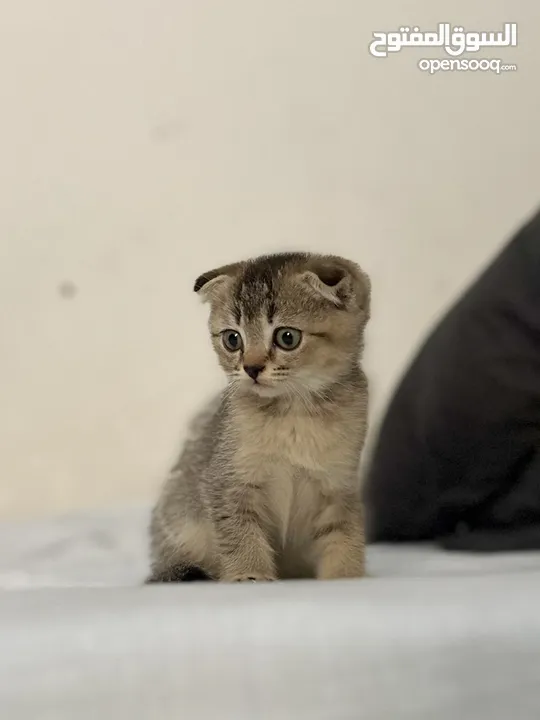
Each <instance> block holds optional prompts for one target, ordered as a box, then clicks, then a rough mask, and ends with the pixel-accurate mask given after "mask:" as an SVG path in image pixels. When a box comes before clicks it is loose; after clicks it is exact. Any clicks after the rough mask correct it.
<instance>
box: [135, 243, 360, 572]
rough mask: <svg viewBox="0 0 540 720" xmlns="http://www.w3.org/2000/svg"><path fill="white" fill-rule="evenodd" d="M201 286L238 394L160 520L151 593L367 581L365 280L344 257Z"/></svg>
mask: <svg viewBox="0 0 540 720" xmlns="http://www.w3.org/2000/svg"><path fill="white" fill-rule="evenodd" d="M194 289H195V291H196V292H197V293H198V294H199V295H200V296H201V297H202V298H203V299H204V300H205V301H208V302H209V303H210V320H209V327H210V334H211V336H212V342H213V345H214V350H215V352H216V354H217V356H218V360H219V363H220V365H221V367H222V368H223V370H224V371H225V373H226V374H227V377H228V380H229V384H228V387H227V389H226V390H225V391H224V392H223V393H222V395H221V397H219V398H218V399H217V400H216V401H214V402H213V403H212V404H211V405H210V406H209V407H207V408H206V410H205V411H204V412H203V413H202V414H201V415H200V416H199V417H198V418H196V420H195V422H194V423H193V425H192V428H191V433H190V435H189V437H188V439H187V441H186V443H185V446H184V449H183V452H182V454H181V456H180V458H179V460H178V463H177V464H176V466H175V467H174V468H173V469H172V471H171V473H170V476H169V478H168V480H167V481H166V483H165V485H164V488H163V491H162V493H161V497H160V498H159V501H158V503H157V505H156V507H155V509H154V511H153V514H152V520H151V527H150V535H151V561H152V573H151V576H150V578H149V579H148V581H147V582H173V581H188V580H203V579H215V580H221V581H225V582H234V581H243V580H252V581H256V580H276V579H278V578H301V577H316V578H320V579H331V578H347V577H361V576H362V575H364V523H363V513H362V506H361V502H360V492H359V461H360V454H361V451H362V447H363V445H364V438H365V434H366V427H367V423H366V414H367V400H368V391H367V381H366V378H365V375H364V373H363V372H362V369H361V367H360V364H359V360H360V355H361V352H362V349H363V334H364V327H365V325H366V322H367V320H368V318H369V306H370V282H369V279H368V277H367V276H366V275H365V274H364V273H363V272H362V270H361V269H360V268H359V267H358V266H357V265H355V264H354V263H352V262H350V261H348V260H344V259H343V258H340V257H335V256H322V255H312V254H308V253H285V254H279V255H269V256H263V257H260V258H256V259H254V260H248V261H245V262H239V263H236V264H233V265H226V266H224V267H221V268H218V269H217V270H212V271H210V272H207V273H205V274H204V275H201V276H200V277H199V278H198V279H197V281H196V283H195V288H194Z"/></svg>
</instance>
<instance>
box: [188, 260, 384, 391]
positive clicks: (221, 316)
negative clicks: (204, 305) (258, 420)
mask: <svg viewBox="0 0 540 720" xmlns="http://www.w3.org/2000/svg"><path fill="white" fill-rule="evenodd" d="M194 289H195V291H196V292H197V293H198V294H199V295H200V296H201V297H202V298H203V299H204V300H205V301H208V302H209V303H210V307H211V310H210V320H209V326H210V332H211V335H212V340H213V344H214V348H215V351H216V353H217V356H218V359H219V363H220V365H221V367H222V368H223V369H224V370H225V372H226V373H227V376H228V378H229V380H230V381H231V382H235V384H237V385H238V388H239V389H240V390H242V391H247V392H255V393H257V394H258V395H260V396H263V397H273V396H277V395H281V394H289V395H295V394H305V393H306V392H309V391H311V392H317V391H320V390H321V389H323V388H325V387H327V386H329V385H332V384H333V383H334V382H339V380H340V378H341V377H343V376H344V375H345V374H346V373H347V371H348V370H349V369H350V368H351V367H352V366H353V365H354V364H355V363H356V362H357V361H358V358H359V354H360V352H361V350H362V347H363V332H364V327H365V325H366V322H367V321H368V319H369V308H370V282H369V279H368V277H367V275H366V274H365V273H364V272H363V271H362V270H361V269H360V268H359V267H358V265H356V264H355V263H353V262H350V261H349V260H345V259H343V258H340V257H336V256H332V255H312V254H309V253H283V254H279V255H266V256H263V257H259V258H255V259H254V260H247V261H245V262H239V263H235V264H233V265H226V266H224V267H220V268H217V269H215V270H211V271H209V272H206V273H204V274H203V275H201V276H200V277H199V278H197V281H196V282H195V288H194Z"/></svg>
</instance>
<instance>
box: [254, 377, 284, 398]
mask: <svg viewBox="0 0 540 720" xmlns="http://www.w3.org/2000/svg"><path fill="white" fill-rule="evenodd" d="M247 389H248V390H250V391H251V392H253V393H255V394H256V395H259V397H275V396H276V395H281V394H282V393H283V388H280V387H278V386H277V385H274V384H268V383H267V382H264V381H262V382H261V380H253V381H252V382H250V383H249V385H248V386H247Z"/></svg>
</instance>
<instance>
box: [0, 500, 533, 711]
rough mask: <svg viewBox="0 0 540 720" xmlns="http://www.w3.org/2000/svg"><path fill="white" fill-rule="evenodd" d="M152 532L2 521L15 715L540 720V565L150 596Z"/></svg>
mask: <svg viewBox="0 0 540 720" xmlns="http://www.w3.org/2000/svg"><path fill="white" fill-rule="evenodd" d="M146 520H147V513H146V512H142V511H141V512H139V511H133V512H122V513H107V514H99V515H97V514H94V515H87V516H73V517H68V518H60V519H56V520H54V521H50V522H44V521H40V522H34V523H21V524H17V523H9V524H7V523H4V524H1V525H0V587H1V588H3V590H1V591H0V717H1V718H9V720H30V719H34V718H36V719H37V718H39V720H49V719H51V720H52V719H53V718H54V720H64V719H65V720H79V719H81V720H83V719H86V718H88V719H90V718H92V719H94V718H104V719H105V718H107V719H108V718H115V719H119V720H121V719H123V718H129V720H147V719H148V720H150V719H152V720H154V718H155V719H156V720H157V719H158V718H159V720H167V719H168V718H171V719H172V718H175V720H176V719H177V718H181V717H191V718H219V720H228V719H229V718H230V719H231V720H233V719H234V720H244V718H245V720H248V718H249V720H255V718H257V719H258V718H261V719H263V720H264V719H266V718H268V719H270V718H272V719H273V718H279V719H280V720H283V719H288V718H290V719H291V720H303V719H304V718H305V719H306V720H307V719H308V718H309V720H323V719H326V718H329V719H330V718H332V720H340V719H341V718H343V719H348V718H351V719H352V718H355V719H356V718H369V719H371V718H373V720H397V719H398V718H415V719H419V718H421V719H422V720H423V719H424V718H425V720H458V718H459V720H469V719H470V720H484V718H485V719H486V720H487V719H488V718H489V720H508V718H516V720H518V719H519V720H528V718H531V719H532V718H535V720H537V718H538V717H540V612H539V610H538V608H539V607H540V555H539V554H536V553H530V554H521V555H508V556H489V557H486V556H464V555H451V554H444V553H442V552H440V551H438V550H436V549H434V548H430V547H418V548H409V549H407V548H397V549H396V548H387V547H379V548H371V549H370V553H369V560H370V572H371V575H372V577H371V578H370V579H368V580H364V581H349V582H331V583H316V582H302V583H275V584H270V585H246V586H222V585H216V584H206V583H202V584H192V585H191V584H190V585H176V586H162V587H142V586H141V585H140V583H141V580H142V579H143V578H144V576H145V573H146V560H145V547H146V538H145V525H146ZM91 586H102V587H91Z"/></svg>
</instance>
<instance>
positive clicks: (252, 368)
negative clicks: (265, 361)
mask: <svg viewBox="0 0 540 720" xmlns="http://www.w3.org/2000/svg"><path fill="white" fill-rule="evenodd" d="M263 370H264V365H244V371H245V372H246V374H247V375H249V377H250V378H251V379H252V380H253V381H254V382H257V378H258V377H259V375H260V373H261V372H262V371H263Z"/></svg>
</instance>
